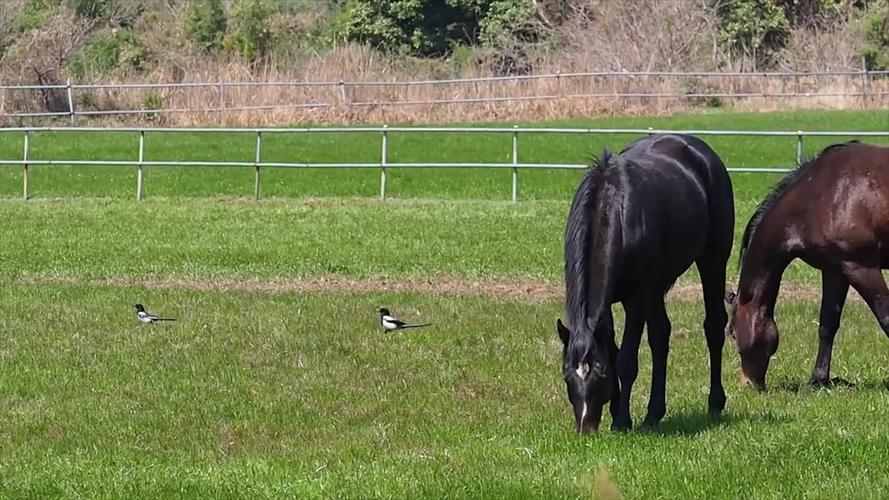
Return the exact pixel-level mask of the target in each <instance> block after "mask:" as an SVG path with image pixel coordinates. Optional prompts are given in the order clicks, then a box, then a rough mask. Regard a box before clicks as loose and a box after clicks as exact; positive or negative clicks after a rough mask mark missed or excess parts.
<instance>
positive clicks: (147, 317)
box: [133, 304, 176, 323]
mask: <svg viewBox="0 0 889 500" xmlns="http://www.w3.org/2000/svg"><path fill="white" fill-rule="evenodd" d="M133 307H134V308H135V309H136V317H137V318H139V321H141V322H143V323H154V322H155V321H176V320H175V319H173V318H161V317H158V316H156V315H154V314H151V313H150V312H148V311H146V310H145V306H143V305H142V304H136V305H134V306H133Z"/></svg>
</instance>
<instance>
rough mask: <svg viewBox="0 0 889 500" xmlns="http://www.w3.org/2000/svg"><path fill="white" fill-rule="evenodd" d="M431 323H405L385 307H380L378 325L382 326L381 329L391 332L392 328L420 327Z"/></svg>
mask: <svg viewBox="0 0 889 500" xmlns="http://www.w3.org/2000/svg"><path fill="white" fill-rule="evenodd" d="M431 324H432V323H423V324H422V325H420V324H409V323H405V322H404V321H401V320H400V319H398V318H396V317H395V316H392V315H391V314H389V310H388V309H386V308H385V307H381V308H380V326H382V327H383V330H384V331H387V332H391V331H393V330H404V329H406V328H420V327H423V326H429V325H431Z"/></svg>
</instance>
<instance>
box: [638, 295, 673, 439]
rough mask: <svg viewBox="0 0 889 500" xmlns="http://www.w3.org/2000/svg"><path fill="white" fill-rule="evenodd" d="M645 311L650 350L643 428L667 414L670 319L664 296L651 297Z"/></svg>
mask: <svg viewBox="0 0 889 500" xmlns="http://www.w3.org/2000/svg"><path fill="white" fill-rule="evenodd" d="M648 305H649V307H648V308H647V310H646V323H648V346H649V347H650V348H651V396H649V398H648V414H647V415H645V420H644V421H643V422H642V425H643V426H644V427H656V426H657V424H658V423H660V421H661V419H662V418H664V414H666V413H667V355H668V354H669V350H670V329H671V325H670V318H668V317H667V309H666V308H665V307H664V296H663V295H660V296H658V297H652V298H651V299H650V301H649V304H648Z"/></svg>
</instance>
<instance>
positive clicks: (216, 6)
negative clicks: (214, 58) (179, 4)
mask: <svg viewBox="0 0 889 500" xmlns="http://www.w3.org/2000/svg"><path fill="white" fill-rule="evenodd" d="M227 27H228V19H226V17H225V10H223V8H222V1H221V0H196V1H194V2H192V4H191V5H190V6H189V8H188V10H187V11H186V13H185V34H186V36H187V37H188V39H189V40H191V41H193V42H195V43H196V44H197V45H198V46H199V47H200V50H201V51H202V52H207V51H211V50H214V49H217V48H219V46H220V43H221V42H222V37H223V35H224V34H225V30H226V28H227Z"/></svg>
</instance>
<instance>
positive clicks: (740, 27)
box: [716, 0, 789, 64]
mask: <svg viewBox="0 0 889 500" xmlns="http://www.w3.org/2000/svg"><path fill="white" fill-rule="evenodd" d="M716 12H717V14H718V15H719V18H720V21H721V24H722V30H721V33H720V41H721V42H722V43H723V44H724V45H725V46H727V47H729V48H730V49H731V50H733V51H736V52H740V53H743V54H746V55H748V56H750V57H752V58H753V60H754V62H755V63H756V64H760V63H763V62H767V61H768V60H769V57H770V56H771V54H772V52H773V51H775V50H776V49H778V48H780V47H781V46H782V45H783V43H784V40H783V38H784V36H785V35H786V30H787V29H788V27H789V22H788V19H787V16H786V13H785V11H784V9H782V8H781V6H780V5H778V3H777V1H776V0H719V1H717V3H716Z"/></svg>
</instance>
